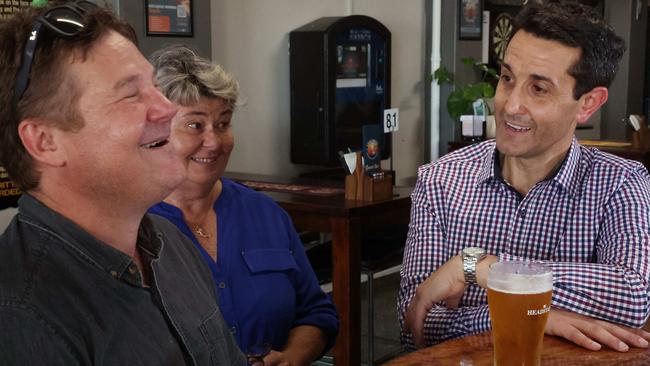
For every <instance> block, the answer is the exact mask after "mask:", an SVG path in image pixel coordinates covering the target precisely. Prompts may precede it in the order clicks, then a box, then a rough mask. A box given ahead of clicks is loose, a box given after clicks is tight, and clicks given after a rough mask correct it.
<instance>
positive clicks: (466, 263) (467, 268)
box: [463, 255, 478, 285]
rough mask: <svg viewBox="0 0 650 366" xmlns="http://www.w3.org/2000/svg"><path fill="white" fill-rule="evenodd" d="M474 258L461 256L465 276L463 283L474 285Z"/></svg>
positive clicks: (475, 260)
mask: <svg viewBox="0 0 650 366" xmlns="http://www.w3.org/2000/svg"><path fill="white" fill-rule="evenodd" d="M477 262H478V260H477V258H476V257H471V256H467V255H466V256H463V273H464V274H465V283H466V284H468V285H470V284H473V283H476V263H477Z"/></svg>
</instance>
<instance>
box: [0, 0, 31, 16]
mask: <svg viewBox="0 0 650 366" xmlns="http://www.w3.org/2000/svg"><path fill="white" fill-rule="evenodd" d="M31 4H32V2H31V0H29V1H25V0H0V20H2V19H8V18H9V17H11V15H12V14H13V13H15V12H17V11H19V10H20V9H21V8H28V7H29V6H30V5H31Z"/></svg>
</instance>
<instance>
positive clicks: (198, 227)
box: [194, 225, 212, 239]
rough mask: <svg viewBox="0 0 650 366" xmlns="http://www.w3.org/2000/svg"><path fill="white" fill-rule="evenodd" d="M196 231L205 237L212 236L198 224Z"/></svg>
mask: <svg viewBox="0 0 650 366" xmlns="http://www.w3.org/2000/svg"><path fill="white" fill-rule="evenodd" d="M194 233H195V234H196V235H198V236H200V237H202V238H203V239H210V238H211V237H212V235H210V234H208V233H206V232H205V230H203V228H202V227H200V226H198V225H194Z"/></svg>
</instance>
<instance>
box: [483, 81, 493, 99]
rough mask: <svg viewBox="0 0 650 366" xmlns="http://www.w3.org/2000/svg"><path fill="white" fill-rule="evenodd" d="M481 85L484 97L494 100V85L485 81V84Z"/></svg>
mask: <svg viewBox="0 0 650 366" xmlns="http://www.w3.org/2000/svg"><path fill="white" fill-rule="evenodd" d="M479 85H481V89H482V90H481V94H483V96H484V97H486V98H493V97H494V93H495V89H494V86H493V85H492V84H490V83H488V82H485V81H484V82H481V83H479Z"/></svg>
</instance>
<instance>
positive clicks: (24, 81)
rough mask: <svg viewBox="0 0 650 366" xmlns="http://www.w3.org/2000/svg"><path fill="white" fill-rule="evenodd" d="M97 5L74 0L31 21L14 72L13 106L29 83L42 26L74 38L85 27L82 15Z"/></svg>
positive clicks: (58, 34) (16, 104) (15, 105)
mask: <svg viewBox="0 0 650 366" xmlns="http://www.w3.org/2000/svg"><path fill="white" fill-rule="evenodd" d="M96 7H97V5H95V4H94V3H91V2H90V1H75V2H70V3H67V4H63V5H59V6H55V7H52V8H50V9H48V10H46V11H45V12H44V13H43V14H42V15H39V16H38V17H37V18H36V19H35V20H34V22H33V23H32V30H31V31H30V33H29V37H28V38H27V41H26V42H25V47H24V49H23V56H22V60H21V65H20V69H19V70H18V73H16V80H15V83H14V97H13V108H14V111H16V110H17V108H18V102H19V101H20V98H22V96H23V94H24V93H25V90H26V89H27V85H29V74H30V72H31V70H32V64H33V63H34V52H35V51H36V45H37V44H38V38H39V37H40V35H41V32H42V30H41V29H42V28H43V26H45V28H46V29H48V30H50V31H52V32H53V33H54V34H55V35H57V36H59V37H62V38H74V37H76V36H77V35H78V34H79V33H81V31H82V30H83V29H84V28H85V25H84V24H83V16H84V14H86V13H88V12H89V11H91V10H92V9H95V8H96Z"/></svg>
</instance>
